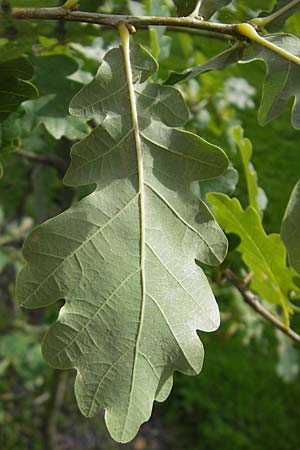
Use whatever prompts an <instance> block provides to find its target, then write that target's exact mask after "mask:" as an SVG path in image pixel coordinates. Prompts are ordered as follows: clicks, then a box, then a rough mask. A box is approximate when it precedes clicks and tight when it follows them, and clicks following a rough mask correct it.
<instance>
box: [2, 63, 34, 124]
mask: <svg viewBox="0 0 300 450" xmlns="http://www.w3.org/2000/svg"><path fill="white" fill-rule="evenodd" d="M32 76H33V68H32V66H31V64H30V63H29V62H28V60H27V59H26V58H23V57H20V58H17V59H3V57H2V58H1V57H0V123H1V122H3V120H5V119H6V118H7V117H8V116H9V115H10V114H11V113H12V112H14V111H16V110H17V109H18V107H19V106H20V104H21V103H22V102H23V101H25V100H27V99H28V98H32V97H35V96H36V95H37V93H38V92H37V89H36V88H35V86H34V85H33V84H32V83H30V82H29V81H28V80H30V79H31V78H32Z"/></svg>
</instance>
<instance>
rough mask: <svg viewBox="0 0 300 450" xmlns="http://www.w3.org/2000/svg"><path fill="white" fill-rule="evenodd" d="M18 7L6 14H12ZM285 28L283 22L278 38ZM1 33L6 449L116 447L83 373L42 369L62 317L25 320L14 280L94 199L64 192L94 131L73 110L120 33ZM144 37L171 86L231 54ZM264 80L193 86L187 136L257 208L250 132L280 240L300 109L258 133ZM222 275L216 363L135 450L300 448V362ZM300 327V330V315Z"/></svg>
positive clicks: (40, 313)
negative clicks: (29, 246) (43, 238)
mask: <svg viewBox="0 0 300 450" xmlns="http://www.w3.org/2000/svg"><path fill="white" fill-rule="evenodd" d="M7 3H8V2H3V5H4V6H3V5H2V9H3V10H4V12H5V11H7ZM29 3H30V5H29ZM80 3H81V5H80V6H81V9H82V10H88V11H99V12H104V13H112V12H113V13H132V14H157V15H175V8H174V6H173V4H172V3H171V2H169V1H167V0H165V1H156V0H145V1H143V2H138V1H133V0H129V1H125V0H124V1H121V0H120V1H110V0H107V1H100V2H99V1H93V0H82V1H81V2H80ZM215 3H216V5H217V6H216V9H218V8H220V7H221V6H222V9H221V10H220V11H219V13H218V18H219V19H220V20H222V21H224V22H236V21H238V20H239V21H244V20H248V19H249V18H252V17H256V16H257V15H259V14H261V15H266V14H267V12H270V11H271V10H272V8H273V7H274V6H275V3H276V2H275V1H264V2H257V1H254V0H253V1H251V2H245V1H242V0H236V1H235V2H231V3H230V4H229V2H226V1H224V2H215ZM278 3H280V2H278ZM204 5H205V2H204ZM11 6H14V7H16V6H33V7H40V6H55V5H54V2H53V1H50V0H49V1H47V0H44V1H42V0H34V1H31V2H28V1H27V0H23V1H22V0H15V1H13V2H11ZM206 14H208V13H207V12H206ZM281 26H282V24H273V25H272V29H270V31H272V32H273V31H278V27H281ZM0 29H1V39H0V45H1V47H0V69H1V71H0V73H1V75H0V77H1V78H0V80H1V93H0V104H4V103H5V101H6V98H5V95H7V94H6V93H5V92H7V91H10V92H11V91H12V92H14V95H13V98H12V102H11V103H10V104H11V107H10V108H9V110H8V111H7V110H4V111H2V110H1V111H0V144H1V145H0V158H1V164H2V166H3V176H2V178H1V181H0V183H1V184H0V207H1V210H0V232H1V233H0V270H1V273H0V379H1V383H0V385H1V387H0V401H1V404H0V425H1V426H0V444H1V445H0V446H1V448H2V447H3V448H5V449H8V450H10V449H11V450H19V449H20V450H21V449H22V450H23V449H36V450H39V449H42V448H49V449H50V448H54V447H55V448H57V449H69V448H70V449H71V448H72V449H75V450H76V449H77V448H78V449H81V448H86V449H91V450H92V449H95V450H96V449H97V450H98V449H105V450H110V449H112V450H113V449H117V448H119V446H118V444H115V443H113V442H112V441H111V440H110V438H109V437H108V436H107V434H106V431H105V429H104V426H103V425H102V418H99V417H96V418H94V419H90V420H87V419H84V418H82V417H81V416H80V415H79V413H78V412H77V406H76V404H75V400H74V395H73V393H72V385H73V374H72V373H71V374H69V373H68V374H66V373H64V372H62V373H59V374H58V373H57V372H56V371H55V370H53V369H50V368H49V367H48V366H46V364H45V362H44V361H43V359H42V356H41V351H40V345H41V341H42V337H43V335H44V333H45V331H46V330H47V329H48V326H49V325H50V324H51V323H52V322H53V321H54V320H55V318H56V316H57V313H58V309H59V305H52V306H51V307H49V308H48V309H43V308H42V309H38V310H32V311H28V310H23V309H20V307H19V306H18V304H17V302H16V300H15V297H14V282H15V275H16V272H17V271H18V270H19V268H20V267H21V265H22V264H23V261H22V257H21V253H20V249H21V246H22V243H23V240H24V238H25V237H26V236H27V235H28V233H29V232H30V231H31V229H32V228H33V227H34V226H35V225H37V224H39V223H41V222H43V221H44V220H46V219H47V218H49V217H52V216H54V215H56V214H58V213H60V212H61V211H63V210H65V209H66V208H68V207H69V206H70V205H72V204H74V202H75V201H77V200H78V199H80V198H82V197H83V196H84V195H86V194H87V193H88V192H89V190H90V189H89V188H79V189H76V190H74V189H71V188H68V187H66V186H64V185H63V184H62V176H63V174H64V173H65V171H66V168H67V166H68V164H69V150H70V147H71V145H72V144H73V143H74V142H76V141H77V140H79V139H82V138H83V137H85V136H87V134H88V133H89V132H90V131H91V130H92V129H93V128H94V126H95V123H93V121H91V120H86V119H84V118H78V117H71V116H69V113H68V105H69V103H70V100H71V98H72V97H73V95H74V94H75V93H76V92H77V91H78V90H79V89H80V88H81V87H82V86H83V85H84V84H86V83H87V82H88V81H90V80H91V78H92V76H93V75H94V74H95V73H96V70H97V68H98V66H99V64H100V62H101V61H102V58H103V56H104V54H105V52H106V51H107V50H108V49H109V48H111V47H112V46H116V45H118V43H119V38H118V36H117V33H116V32H114V31H111V30H109V29H105V28H103V29H101V31H100V32H99V27H95V26H92V25H81V24H74V23H62V22H55V21H53V22H42V21H40V22H35V21H33V22H29V21H16V20H12V19H11V18H10V16H9V14H7V15H6V17H5V18H2V20H1V25H0ZM283 30H284V31H285V32H291V33H293V34H294V35H295V36H299V34H300V27H299V12H297V11H296V12H295V14H294V15H292V16H291V17H290V18H289V19H288V20H287V21H286V22H285V24H284V29H283ZM135 39H136V41H137V42H140V43H142V44H143V45H145V46H146V47H147V48H148V49H149V50H150V51H151V53H152V54H153V55H154V56H155V57H156V58H157V59H158V61H159V64H160V67H159V72H158V73H157V74H156V75H155V77H154V79H155V81H157V82H165V81H166V80H167V79H168V78H169V76H170V73H171V72H173V71H176V72H182V71H185V70H186V69H189V68H191V67H195V66H200V65H202V64H203V63H205V62H206V61H207V60H209V59H210V58H212V57H213V56H215V55H216V54H217V53H219V52H221V51H222V50H225V48H227V45H228V43H227V41H224V40H221V39H208V38H207V37H204V36H197V35H195V34H189V33H178V32H176V33H175V32H171V31H169V30H166V29H159V30H155V29H154V28H151V29H150V30H149V31H147V30H140V31H138V33H137V35H136V36H135ZM295 39H296V38H295ZM297 45H298V44H297ZM250 57H251V58H252V57H253V55H249V58H250ZM256 57H257V55H254V58H255V60H256V59H257V58H256ZM24 58H26V62H25V60H24ZM20 68H21V70H19V69H20ZM264 78H265V65H264V63H263V62H262V61H260V60H256V61H255V62H253V63H251V65H249V64H235V65H232V66H230V67H228V68H226V69H225V70H223V71H210V72H206V73H203V74H202V75H201V76H200V77H197V78H193V79H190V80H189V81H186V82H183V83H181V84H180V90H181V91H182V93H183V95H184V97H185V100H186V102H187V104H188V106H189V110H190V118H189V121H188V124H187V129H188V130H190V131H193V132H196V133H197V134H199V135H201V136H202V137H204V138H205V139H207V140H209V141H210V142H213V143H215V144H217V145H220V146H221V147H222V148H223V149H224V150H225V151H226V153H227V155H228V156H229V157H230V160H231V161H232V164H233V166H234V168H235V170H236V171H235V170H234V169H231V172H230V173H229V174H227V175H226V179H225V181H226V182H224V180H222V182H221V185H219V188H218V189H217V190H220V191H222V192H224V193H225V194H228V195H231V194H232V192H233V191H234V190H235V194H234V195H235V196H236V197H237V198H238V199H239V201H240V202H241V205H242V207H243V208H244V209H246V208H247V206H248V205H249V198H248V197H249V196H248V193H249V192H248V190H247V173H245V171H244V167H245V164H243V159H242V157H241V156H242V154H241V150H240V149H239V146H238V145H237V139H236V132H234V130H236V126H237V125H241V126H242V128H243V129H244V134H245V136H247V137H248V138H249V139H250V141H251V142H252V145H253V154H252V156H251V161H252V164H253V167H254V168H255V169H253V168H252V169H253V170H256V172H257V173H258V184H259V187H260V190H259V192H260V195H259V197H258V198H259V205H260V206H259V208H260V209H261V210H263V224H264V226H265V229H266V230H267V232H269V233H271V232H272V233H279V232H280V226H281V221H282V218H283V215H284V211H285V208H286V205H287V202H288V199H289V196H290V194H291V191H292V188H293V186H294V185H295V183H296V181H297V180H298V179H299V169H300V158H299V143H298V135H299V131H297V130H295V129H293V128H292V126H291V123H290V110H291V101H289V105H288V106H287V107H285V109H284V111H283V113H282V114H281V115H280V117H278V118H277V119H276V120H274V121H272V122H269V123H268V124H267V125H265V126H264V127H260V126H259V125H258V123H257V110H258V109H259V105H260V99H261V92H262V85H263V81H264ZM3 87H4V89H3ZM3 91H5V92H4V93H3ZM263 122H265V120H263ZM234 127H235V128H234ZM237 173H238V174H237ZM248 187H249V186H248ZM195 189H196V190H197V192H198V193H199V192H200V195H202V196H203V197H204V195H205V192H207V191H213V190H216V188H215V187H212V186H211V185H206V184H202V185H201V184H200V186H198V185H197V186H195ZM238 245H239V244H238V242H236V239H235V238H234V237H232V238H230V253H229V256H228V260H227V263H226V264H227V265H229V266H230V267H231V268H232V269H234V270H236V271H238V273H239V274H240V275H241V276H242V275H243V274H245V273H246V266H245V265H244V264H243V262H242V261H241V255H240V254H239V253H238V252H237V251H236V248H238ZM220 270H221V269H220ZM220 270H216V271H214V270H211V269H207V268H206V272H207V274H208V276H209V277H210V280H211V282H212V286H213V288H214V291H215V294H216V296H217V299H218V302H219V305H220V309H221V314H222V319H223V320H222V326H221V328H220V330H219V331H218V332H217V333H215V335H214V336H203V335H201V339H202V340H203V341H204V344H205V347H206V352H207V353H206V354H207V357H206V361H205V365H204V371H203V373H202V375H201V376H199V377H195V378H189V377H184V376H182V375H176V378H175V389H174V390H173V393H172V395H171V397H170V399H169V400H168V401H167V402H166V404H164V405H159V404H156V406H155V411H154V419H153V421H152V422H151V423H149V424H146V425H144V426H143V428H142V430H141V431H140V434H139V435H138V437H137V438H136V439H135V440H134V441H133V443H131V444H128V445H127V447H125V448H128V449H136V450H139V449H140V450H143V449H149V450H150V449H153V450H154V449H167V448H172V449H174V450H176V449H177V448H178V450H179V449H182V448H186V449H188V450H204V449H205V450H206V449H213V448H214V449H216V448H217V449H220V450H226V449H227V448H228V449H232V448H238V449H241V450H243V449H245V450H246V449H252V448H255V449H258V450H260V449H261V450H269V449H270V450H290V449H291V450H295V449H297V448H298V447H299V443H298V441H299V439H298V434H299V433H298V428H299V419H298V418H297V416H298V414H297V404H298V401H297V400H300V382H299V368H298V364H299V351H298V349H297V348H295V347H294V346H293V345H292V344H291V343H290V342H289V341H288V340H287V339H286V338H284V337H282V336H280V335H279V334H278V333H276V332H274V330H272V329H271V327H270V325H268V324H265V323H264V322H262V320H261V319H260V318H259V317H257V316H256V315H255V314H254V313H252V312H251V311H250V310H248V307H247V306H245V305H244V304H243V302H242V299H241V298H240V296H239V295H238V294H237V292H236V291H235V290H234V288H232V287H231V286H229V285H226V284H225V285H220V282H219V277H220ZM278 313H279V314H280V310H278ZM292 325H293V328H295V329H297V327H299V318H298V317H297V315H295V316H294V317H293V318H292Z"/></svg>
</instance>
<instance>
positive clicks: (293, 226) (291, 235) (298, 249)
mask: <svg viewBox="0 0 300 450" xmlns="http://www.w3.org/2000/svg"><path fill="white" fill-rule="evenodd" d="M281 238H282V240H283V242H284V244H285V246H286V249H287V252H288V255H289V260H290V263H291V265H292V266H293V267H294V268H295V270H297V272H299V271H300V181H298V183H297V184H296V186H295V188H294V190H293V192H292V195H291V198H290V201H289V203H288V206H287V209H286V212H285V215H284V219H283V222H282V228H281Z"/></svg>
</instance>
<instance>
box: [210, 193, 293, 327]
mask: <svg viewBox="0 0 300 450" xmlns="http://www.w3.org/2000/svg"><path fill="white" fill-rule="evenodd" d="M207 199H208V201H209V202H210V203H211V204H212V206H213V211H214V213H215V215H216V218H217V220H218V221H219V223H220V224H221V225H222V227H223V228H224V229H225V231H226V233H234V234H236V235H238V236H239V238H240V239H241V242H240V244H239V246H238V248H237V251H238V252H240V253H241V255H242V258H243V261H244V262H245V264H246V265H247V266H248V267H249V270H250V271H251V272H252V273H253V277H252V279H251V288H252V289H253V290H254V291H255V292H257V293H258V295H259V296H260V297H261V298H262V299H264V300H265V301H267V302H269V303H272V304H274V305H280V306H281V307H282V309H283V312H284V316H285V323H286V325H287V326H288V325H289V313H290V312H291V311H292V310H291V307H290V302H289V293H290V291H291V290H298V288H297V286H296V285H295V283H294V278H295V277H296V272H295V271H294V270H293V269H290V268H288V267H287V266H286V251H285V248H284V245H283V243H282V241H281V239H280V236H279V234H270V235H267V234H266V233H265V230H264V228H263V226H262V222H261V217H260V215H259V214H258V212H257V210H256V209H254V208H253V207H252V206H249V207H248V208H247V209H246V210H245V211H244V210H243V209H242V207H241V205H240V202H239V201H238V199H236V198H232V199H231V198H229V197H228V196H227V195H224V194H207Z"/></svg>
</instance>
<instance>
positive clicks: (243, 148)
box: [232, 125, 261, 214]
mask: <svg viewBox="0 0 300 450" xmlns="http://www.w3.org/2000/svg"><path fill="white" fill-rule="evenodd" d="M232 137H233V139H234V141H235V143H236V145H237V146H238V148H239V151H240V155H241V159H242V164H243V169H244V174H245V178H246V184H247V191H248V196H249V205H250V206H253V208H254V209H256V211H257V212H258V213H259V214H261V208H260V205H259V203H258V200H259V194H260V191H259V187H258V184H257V173H256V171H255V169H254V167H253V165H252V163H251V157H252V143H251V141H250V139H248V138H244V130H243V129H242V127H241V126H240V125H237V126H235V127H234V128H233V129H232Z"/></svg>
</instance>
